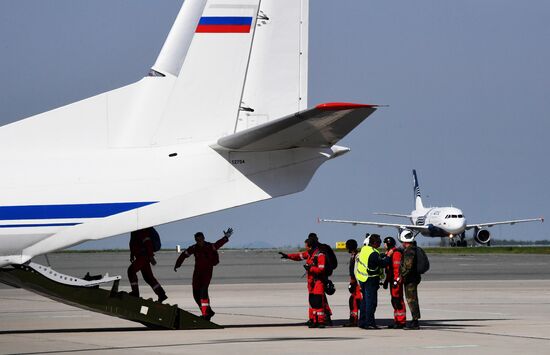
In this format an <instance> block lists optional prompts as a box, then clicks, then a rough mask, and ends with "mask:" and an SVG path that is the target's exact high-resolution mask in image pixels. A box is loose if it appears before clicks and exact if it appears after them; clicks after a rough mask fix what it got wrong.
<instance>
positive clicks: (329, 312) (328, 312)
mask: <svg viewBox="0 0 550 355" xmlns="http://www.w3.org/2000/svg"><path fill="white" fill-rule="evenodd" d="M307 237H308V239H312V240H313V241H314V242H315V243H317V246H318V248H319V250H320V251H321V252H322V253H323V254H325V261H326V262H327V263H328V262H329V255H327V253H328V252H332V255H333V256H334V257H336V255H334V251H332V249H330V246H329V245H327V244H323V243H321V242H320V241H319V237H318V236H317V233H309V235H308V236H307ZM327 249H330V250H327ZM325 267H326V266H325ZM329 276H330V275H327V273H326V272H325V280H323V281H324V282H326V281H327V280H328V277H329ZM325 286H326V283H325ZM325 290H326V287H325ZM323 305H324V306H325V323H326V324H327V325H332V309H330V305H329V304H328V298H327V294H326V293H324V294H323Z"/></svg>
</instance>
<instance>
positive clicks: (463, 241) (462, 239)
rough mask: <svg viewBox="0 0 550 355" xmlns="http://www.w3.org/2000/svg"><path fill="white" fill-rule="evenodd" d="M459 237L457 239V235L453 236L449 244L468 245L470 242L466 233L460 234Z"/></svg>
mask: <svg viewBox="0 0 550 355" xmlns="http://www.w3.org/2000/svg"><path fill="white" fill-rule="evenodd" d="M458 237H459V238H460V239H458V240H456V239H457V238H456V237H454V238H451V239H450V240H449V245H450V246H451V247H467V246H468V242H467V241H466V236H465V235H464V233H462V234H460V235H459V236H458Z"/></svg>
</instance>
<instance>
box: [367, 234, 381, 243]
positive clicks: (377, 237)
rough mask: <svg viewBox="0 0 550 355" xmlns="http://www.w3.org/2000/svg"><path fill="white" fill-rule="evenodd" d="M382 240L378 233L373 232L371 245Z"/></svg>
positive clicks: (370, 239) (370, 240)
mask: <svg viewBox="0 0 550 355" xmlns="http://www.w3.org/2000/svg"><path fill="white" fill-rule="evenodd" d="M380 242H382V239H381V238H380V236H379V235H378V234H371V235H370V237H369V245H374V244H376V243H380Z"/></svg>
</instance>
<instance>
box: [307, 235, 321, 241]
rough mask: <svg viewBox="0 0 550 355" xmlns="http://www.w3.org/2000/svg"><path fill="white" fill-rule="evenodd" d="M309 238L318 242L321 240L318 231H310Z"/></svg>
mask: <svg viewBox="0 0 550 355" xmlns="http://www.w3.org/2000/svg"><path fill="white" fill-rule="evenodd" d="M307 239H313V240H315V241H316V242H318V241H319V237H317V233H309V235H308V236H307Z"/></svg>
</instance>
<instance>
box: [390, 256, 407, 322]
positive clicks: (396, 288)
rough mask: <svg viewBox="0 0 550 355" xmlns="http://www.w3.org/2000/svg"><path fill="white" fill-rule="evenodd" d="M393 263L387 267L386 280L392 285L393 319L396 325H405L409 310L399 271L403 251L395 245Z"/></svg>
mask: <svg viewBox="0 0 550 355" xmlns="http://www.w3.org/2000/svg"><path fill="white" fill-rule="evenodd" d="M390 250H393V254H392V256H391V263H390V265H388V266H387V267H386V282H387V283H388V285H389V286H390V295H391V305H392V307H393V319H394V322H395V324H396V325H405V321H406V318H407V310H406V308H405V301H404V299H403V280H402V278H401V275H400V273H399V267H400V266H401V259H402V257H403V251H402V250H401V249H398V248H397V247H393V248H392V249H390Z"/></svg>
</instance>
